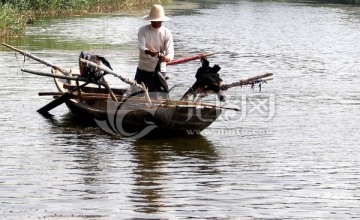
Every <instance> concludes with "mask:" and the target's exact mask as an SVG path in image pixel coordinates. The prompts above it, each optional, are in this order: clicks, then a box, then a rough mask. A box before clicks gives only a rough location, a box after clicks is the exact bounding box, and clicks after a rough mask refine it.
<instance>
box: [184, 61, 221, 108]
mask: <svg viewBox="0 0 360 220" xmlns="http://www.w3.org/2000/svg"><path fill="white" fill-rule="evenodd" d="M201 62H202V66H201V67H200V68H199V69H198V70H197V72H196V75H195V78H196V82H195V83H194V84H193V85H192V86H191V88H190V89H189V90H188V91H187V92H186V93H185V94H184V95H183V97H182V98H181V99H180V100H188V99H189V96H190V95H193V97H194V98H195V96H196V95H197V94H207V93H216V94H217V95H218V98H219V100H220V101H221V102H224V101H225V96H224V94H223V93H222V91H221V88H222V87H221V86H222V79H221V78H220V75H219V73H218V72H219V71H220V69H221V68H220V66H219V65H214V66H213V67H210V62H209V61H208V60H207V59H206V57H202V58H201Z"/></svg>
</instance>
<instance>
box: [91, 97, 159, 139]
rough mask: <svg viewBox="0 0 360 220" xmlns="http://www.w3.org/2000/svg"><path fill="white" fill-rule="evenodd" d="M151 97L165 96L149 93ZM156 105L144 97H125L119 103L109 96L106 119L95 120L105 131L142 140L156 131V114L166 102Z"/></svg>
mask: <svg viewBox="0 0 360 220" xmlns="http://www.w3.org/2000/svg"><path fill="white" fill-rule="evenodd" d="M149 95H150V97H158V96H161V95H164V94H160V93H157V92H156V93H149ZM155 102H156V105H154V104H151V103H149V102H147V101H146V99H145V98H144V97H143V95H142V96H124V97H123V98H122V99H121V100H120V101H119V102H118V103H116V102H114V101H113V100H112V99H111V97H110V96H109V97H108V99H107V106H106V112H107V114H106V118H105V119H104V120H98V119H95V122H96V123H97V124H98V126H99V127H100V128H102V129H103V130H104V131H106V132H108V133H111V134H114V135H115V134H117V135H121V136H125V137H132V138H142V137H144V136H146V135H147V134H149V133H150V132H151V131H153V130H154V129H156V128H157V127H158V125H157V124H156V123H155V113H156V111H157V109H158V108H159V106H161V104H162V103H163V102H164V101H157V100H156V101H155Z"/></svg>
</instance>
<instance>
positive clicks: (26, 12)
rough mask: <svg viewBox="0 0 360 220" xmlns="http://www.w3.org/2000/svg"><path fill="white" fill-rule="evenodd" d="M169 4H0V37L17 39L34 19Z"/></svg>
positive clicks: (76, 0)
mask: <svg viewBox="0 0 360 220" xmlns="http://www.w3.org/2000/svg"><path fill="white" fill-rule="evenodd" d="M170 2H172V0H2V3H0V6H1V9H0V28H1V29H0V37H20V36H22V35H23V34H24V33H25V28H26V25H27V24H31V23H33V22H34V21H36V18H37V17H56V16H64V15H75V14H76V15H84V14H88V13H94V12H110V11H116V10H130V9H143V8H145V7H150V6H151V5H152V4H155V3H161V4H167V3H170Z"/></svg>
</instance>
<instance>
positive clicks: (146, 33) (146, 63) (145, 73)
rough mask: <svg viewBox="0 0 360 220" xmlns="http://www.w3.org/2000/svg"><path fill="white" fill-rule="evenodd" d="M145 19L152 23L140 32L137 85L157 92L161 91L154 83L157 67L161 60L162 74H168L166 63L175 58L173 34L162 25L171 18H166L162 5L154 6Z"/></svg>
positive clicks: (143, 27)
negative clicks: (139, 84) (140, 84)
mask: <svg viewBox="0 0 360 220" xmlns="http://www.w3.org/2000/svg"><path fill="white" fill-rule="evenodd" d="M143 19H144V20H146V21H150V22H151V23H150V24H148V25H145V26H142V27H141V28H140V29H139V31H138V47H139V63H138V67H137V70H136V75H135V80H136V81H137V83H141V82H144V84H145V86H146V87H147V88H148V91H149V92H157V91H159V89H158V88H157V86H156V83H155V82H154V71H155V68H156V65H157V64H158V62H159V60H160V62H161V72H166V70H165V68H166V63H167V62H169V61H170V60H172V59H173V58H174V44H173V38H172V34H171V32H170V30H169V29H167V28H165V27H164V26H163V25H162V23H163V22H164V21H168V20H170V18H169V17H167V16H165V12H164V9H163V7H162V6H161V5H153V6H152V8H151V10H150V13H149V15H148V16H145V17H144V18H143ZM159 52H161V54H160V56H159ZM155 78H156V77H155ZM165 84H166V82H165ZM166 86H167V85H166Z"/></svg>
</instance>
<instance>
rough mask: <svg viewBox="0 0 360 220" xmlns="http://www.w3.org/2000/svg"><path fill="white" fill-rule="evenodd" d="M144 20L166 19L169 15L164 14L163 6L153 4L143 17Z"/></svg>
mask: <svg viewBox="0 0 360 220" xmlns="http://www.w3.org/2000/svg"><path fill="white" fill-rule="evenodd" d="M143 19H144V20H146V21H168V20H170V18H169V17H167V16H165V12H164V8H163V7H162V6H161V5H153V6H152V7H151V10H150V13H149V15H147V16H145V17H143Z"/></svg>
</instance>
